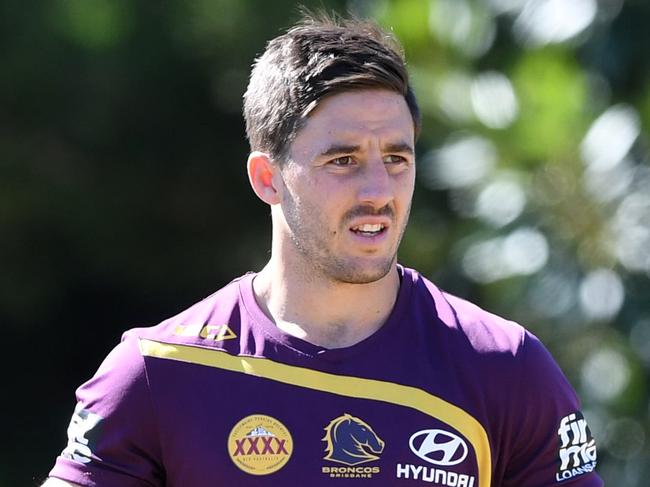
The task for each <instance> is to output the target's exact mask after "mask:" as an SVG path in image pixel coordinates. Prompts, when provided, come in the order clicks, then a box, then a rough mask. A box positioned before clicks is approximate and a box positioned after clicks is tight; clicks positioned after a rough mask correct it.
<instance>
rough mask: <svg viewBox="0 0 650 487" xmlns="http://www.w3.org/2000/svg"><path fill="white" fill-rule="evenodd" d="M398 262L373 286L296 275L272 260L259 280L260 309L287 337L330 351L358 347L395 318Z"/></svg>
mask: <svg viewBox="0 0 650 487" xmlns="http://www.w3.org/2000/svg"><path fill="white" fill-rule="evenodd" d="M399 284H400V283H399V275H398V272H397V268H396V265H395V264H393V266H392V268H391V270H390V271H389V272H388V274H386V276H384V277H382V278H381V279H379V280H377V281H375V282H371V283H368V284H348V283H343V282H334V281H332V280H330V279H326V278H320V277H319V276H315V275H314V274H313V273H305V272H300V271H299V270H298V271H292V270H291V268H290V266H285V265H282V263H281V262H278V261H277V260H275V259H273V257H272V258H271V260H270V261H269V263H268V264H267V265H266V267H264V269H263V270H262V271H261V272H260V273H259V274H258V275H257V276H256V277H255V280H254V281H253V289H254V292H255V297H256V299H257V302H258V304H259V306H260V308H261V309H262V310H263V311H264V313H265V314H266V315H267V316H268V317H269V318H270V319H271V320H272V321H274V322H275V324H276V325H277V326H278V328H280V329H281V330H282V331H284V332H285V333H288V334H290V335H293V336H296V337H298V338H301V339H303V340H305V341H308V342H310V343H313V344H314V345H319V346H323V347H326V348H343V347H349V346H351V345H354V344H355V343H358V342H360V341H361V340H363V339H365V338H367V337H369V336H370V335H372V334H373V333H375V332H376V331H377V330H378V329H379V328H381V326H382V325H383V324H384V322H385V321H386V319H387V318H388V315H389V314H390V312H391V310H392V309H393V306H394V304H395V300H396V299H397V293H398V290H399Z"/></svg>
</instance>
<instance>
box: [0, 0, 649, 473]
mask: <svg viewBox="0 0 650 487" xmlns="http://www.w3.org/2000/svg"><path fill="white" fill-rule="evenodd" d="M303 3H304V4H305V5H307V6H312V7H314V6H315V7H319V6H325V7H326V8H329V9H334V10H337V11H340V12H345V11H347V10H350V11H352V12H355V13H357V14H359V15H362V16H367V17H372V18H374V19H376V20H377V21H379V22H380V23H381V24H382V25H384V26H385V27H386V28H389V29H392V30H393V31H394V32H395V34H396V35H397V36H398V37H399V38H400V39H401V40H402V41H403V44H404V46H405V50H406V53H407V58H408V60H409V67H410V70H411V72H412V75H413V79H414V83H415V86H416V89H417V93H418V96H419V100H420V103H421V105H422V108H423V112H424V130H423V133H422V137H421V139H420V141H419V144H418V165H419V168H418V171H419V172H418V185H417V189H416V195H415V200H414V205H413V212H412V221H411V226H410V229H409V230H408V232H407V235H406V237H405V241H404V243H403V246H402V249H401V254H400V259H401V261H402V262H403V263H405V264H407V265H410V266H413V267H417V268H418V269H419V270H420V271H422V273H423V274H425V275H427V276H428V277H430V278H432V279H433V280H434V281H436V282H437V283H438V284H439V285H441V286H442V287H443V288H446V289H447V290H449V291H451V292H454V293H456V294H459V295H461V296H463V297H467V298H469V299H471V300H474V301H476V302H478V303H479V304H480V305H482V306H483V307H485V308H487V309H488V310H491V311H493V312H496V313H499V314H502V315H505V316H507V317H510V318H512V319H514V320H517V321H519V322H521V323H523V324H525V325H526V326H527V327H529V328H530V329H531V330H532V331H533V332H535V333H536V334H537V335H539V336H540V337H541V338H542V339H543V340H544V342H545V343H546V344H547V346H548V347H549V348H550V349H551V351H552V352H553V354H554V355H555V357H556V358H557V360H558V361H559V362H560V365H561V366H562V367H563V369H564V370H565V372H566V373H567V375H568V377H569V379H570V380H571V382H572V383H573V384H574V386H575V387H576V388H577V389H578V392H579V394H580V395H581V397H582V399H583V404H584V409H585V414H586V416H587V418H588V420H589V422H590V425H591V428H592V430H593V431H594V434H595V436H596V437H597V439H598V441H599V446H600V460H599V470H600V472H601V475H602V476H603V477H604V479H605V481H606V483H607V484H608V485H622V486H642V485H647V478H648V476H649V475H650V459H649V458H650V455H649V450H650V446H649V441H648V433H649V430H648V415H649V413H650V410H649V409H650V408H649V398H648V378H649V369H650V283H649V280H648V277H649V276H650V162H649V156H648V124H649V123H650V56H648V54H647V47H648V46H650V29H648V28H647V23H648V21H649V20H650V3H648V2H645V1H642V0H637V1H634V0H629V1H626V2H623V0H571V1H569V2H567V1H562V0H475V1H473V0H348V1H344V0H340V1H321V0H319V1H305V2H303ZM297 15H298V14H297V9H296V4H295V2H293V1H288V0H274V1H273V2H265V1H261V0H189V1H187V0H182V1H181V0H167V1H164V2H128V1H126V0H51V1H49V2H38V3H37V2H34V3H31V2H23V1H19V0H0V26H1V27H0V46H2V49H0V61H1V64H0V66H1V70H2V71H1V75H0V265H1V268H0V320H1V323H2V331H3V334H4V337H5V339H4V341H3V343H4V344H5V347H4V349H5V353H4V354H3V358H4V370H5V373H4V377H5V380H6V381H7V383H8V385H9V387H6V388H5V390H6V391H7V393H6V394H5V395H4V397H5V399H4V401H3V408H4V411H5V414H4V416H3V417H5V418H6V419H7V423H8V425H7V426H8V428H7V430H6V431H7V433H6V434H5V441H4V442H3V445H4V447H3V450H4V451H3V452H2V455H1V457H0V458H2V460H0V486H5V485H6V486H9V485H12V486H13V485H36V484H37V483H38V482H40V481H42V480H43V479H44V477H45V476H46V475H47V472H48V470H49V468H50V467H51V465H52V462H53V460H54V457H55V456H56V454H57V453H58V452H59V451H60V450H61V449H62V448H63V446H64V443H65V428H66V424H67V421H68V419H69V417H70V414H71V412H72V409H73V407H74V394H73V391H74V388H75V387H76V386H77V385H78V384H79V383H81V382H82V381H84V380H85V379H87V378H88V377H89V376H90V375H92V373H93V372H94V370H95V369H96V367H97V366H98V364H99V362H100V361H101V359H102V358H103V356H104V355H105V354H106V353H107V352H108V351H109V350H110V349H111V348H112V347H113V346H114V345H115V344H116V343H117V341H118V340H119V337H120V334H121V332H122V331H123V330H125V329H127V328H130V327H133V326H141V325H150V324H155V323H157V322H158V321H160V320H162V319H164V318H166V317H168V316H170V315H172V314H175V313H176V312H177V311H179V310H180V309H182V308H184V307H186V306H188V305H190V304H191V303H193V302H195V301H196V300H198V299H199V298H200V297H202V296H205V295H207V294H209V293H211V292H212V291H214V290H215V289H217V288H219V287H220V286H222V285H224V284H225V283H227V282H228V281H229V280H230V279H231V278H232V277H234V276H236V275H239V274H241V273H243V272H245V271H247V270H249V269H253V270H255V269H259V268H260V267H261V266H262V265H263V263H264V262H265V261H266V259H267V258H268V255H269V254H268V252H269V243H270V225H269V218H268V213H269V212H268V209H267V208H266V207H265V206H264V205H263V204H262V203H260V202H258V201H257V200H256V198H255V197H254V196H253V195H252V193H251V191H250V190H249V188H248V183H247V180H246V176H245V172H244V162H245V158H246V155H247V150H248V147H247V144H246V141H245V138H244V127H243V122H242V118H241V114H240V112H241V95H242V93H243V91H244V89H245V86H246V82H247V75H248V71H249V67H250V64H251V62H252V61H253V59H254V57H255V55H256V54H258V53H259V52H260V51H261V50H262V49H263V46H264V43H265V41H266V40H268V39H270V38H272V37H273V36H275V35H276V34H278V33H279V32H280V31H281V30H282V29H283V28H286V27H287V26H289V25H290V24H291V23H292V22H293V21H294V20H295V19H296V18H297Z"/></svg>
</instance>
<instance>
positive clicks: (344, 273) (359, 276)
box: [285, 205, 411, 284]
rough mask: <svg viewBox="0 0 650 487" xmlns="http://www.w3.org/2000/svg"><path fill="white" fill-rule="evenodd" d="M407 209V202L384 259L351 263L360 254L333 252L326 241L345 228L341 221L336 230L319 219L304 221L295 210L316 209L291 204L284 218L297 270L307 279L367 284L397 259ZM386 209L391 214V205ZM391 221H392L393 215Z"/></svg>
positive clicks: (387, 269) (380, 275)
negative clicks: (298, 263) (298, 262)
mask: <svg viewBox="0 0 650 487" xmlns="http://www.w3.org/2000/svg"><path fill="white" fill-rule="evenodd" d="M410 209H411V208H410V205H409V208H408V209H407V212H406V214H405V219H404V222H403V223H402V225H401V228H400V229H399V232H400V233H399V236H398V239H397V241H396V243H395V248H394V249H393V250H392V254H391V255H387V256H386V257H385V258H384V259H376V261H375V262H373V263H372V264H370V263H367V262H366V263H363V262H361V263H358V262H356V263H355V261H356V260H358V259H361V260H363V257H354V256H349V257H344V256H337V255H335V254H334V252H333V250H332V249H331V247H330V245H329V242H331V241H332V240H333V239H334V238H335V237H336V234H337V233H339V232H345V231H348V228H347V227H346V226H345V225H341V226H340V227H339V229H338V230H336V231H331V230H329V229H327V228H326V227H325V226H324V225H321V224H320V221H316V224H314V223H309V224H307V225H305V224H304V218H301V217H300V215H299V214H300V213H302V214H303V215H304V214H312V215H313V214H317V213H315V212H314V211H305V210H304V209H303V210H302V211H299V210H297V208H296V206H294V205H291V206H290V209H289V211H287V212H286V214H285V218H286V222H287V225H288V227H289V230H290V237H291V241H292V243H293V245H294V247H295V248H296V249H297V250H298V253H299V254H300V256H301V257H302V259H301V260H302V266H301V269H297V270H298V271H300V272H301V273H302V274H303V275H304V277H305V278H306V279H308V280H310V281H311V280H316V279H319V278H324V279H325V280H327V281H329V282H331V283H332V284H337V283H338V284H340V283H344V284H370V283H373V282H376V281H378V280H380V279H382V278H383V277H385V276H386V275H388V273H389V272H390V271H391V269H392V268H393V265H394V264H395V262H396V260H397V249H398V248H399V244H400V242H401V241H402V237H403V236H404V232H405V230H406V224H407V222H408V218H409V214H410ZM389 212H390V213H391V215H394V212H393V211H392V209H391V210H390V211H389ZM313 221H315V220H313ZM344 221H346V219H344ZM393 222H395V219H394V218H393Z"/></svg>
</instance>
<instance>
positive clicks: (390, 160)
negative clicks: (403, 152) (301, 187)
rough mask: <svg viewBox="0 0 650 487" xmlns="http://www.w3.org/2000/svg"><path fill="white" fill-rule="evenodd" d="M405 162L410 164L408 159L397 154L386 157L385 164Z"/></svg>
mask: <svg viewBox="0 0 650 487" xmlns="http://www.w3.org/2000/svg"><path fill="white" fill-rule="evenodd" d="M404 162H408V161H407V160H406V158H405V157H402V156H398V155H396V154H389V155H387V156H385V157H384V163H385V164H402V163H404Z"/></svg>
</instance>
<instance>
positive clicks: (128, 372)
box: [50, 333, 164, 487]
mask: <svg viewBox="0 0 650 487" xmlns="http://www.w3.org/2000/svg"><path fill="white" fill-rule="evenodd" d="M50 477H57V478H60V479H63V480H67V481H69V482H73V483H77V484H80V485H84V486H89V487H94V486H98V487H113V486H115V487H118V486H119V487H131V486H133V487H135V486H147V487H149V486H160V485H164V480H163V479H164V475H163V469H162V467H161V460H160V446H159V440H158V432H157V427H156V421H155V414H154V411H153V407H152V402H151V397H150V394H149V389H148V384H147V377H146V371H145V368H144V360H143V358H142V355H141V354H140V350H139V347H138V339H137V337H136V336H134V335H133V334H131V333H126V334H125V335H124V337H123V339H122V342H121V343H120V344H119V345H118V346H117V347H116V348H115V349H113V351H111V353H110V354H109V355H108V356H107V357H106V359H105V360H104V362H103V363H102V365H101V366H100V367H99V369H98V370H97V372H96V373H95V375H94V376H93V378H92V379H90V380H89V381H88V382H86V383H85V384H83V385H82V386H81V387H79V389H77V406H76V408H75V410H74V413H73V415H72V419H71V421H70V425H69V427H68V444H67V446H66V448H65V449H64V450H63V452H62V453H61V455H60V456H59V457H58V458H57V460H56V464H55V466H54V468H53V469H52V470H51V472H50Z"/></svg>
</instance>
